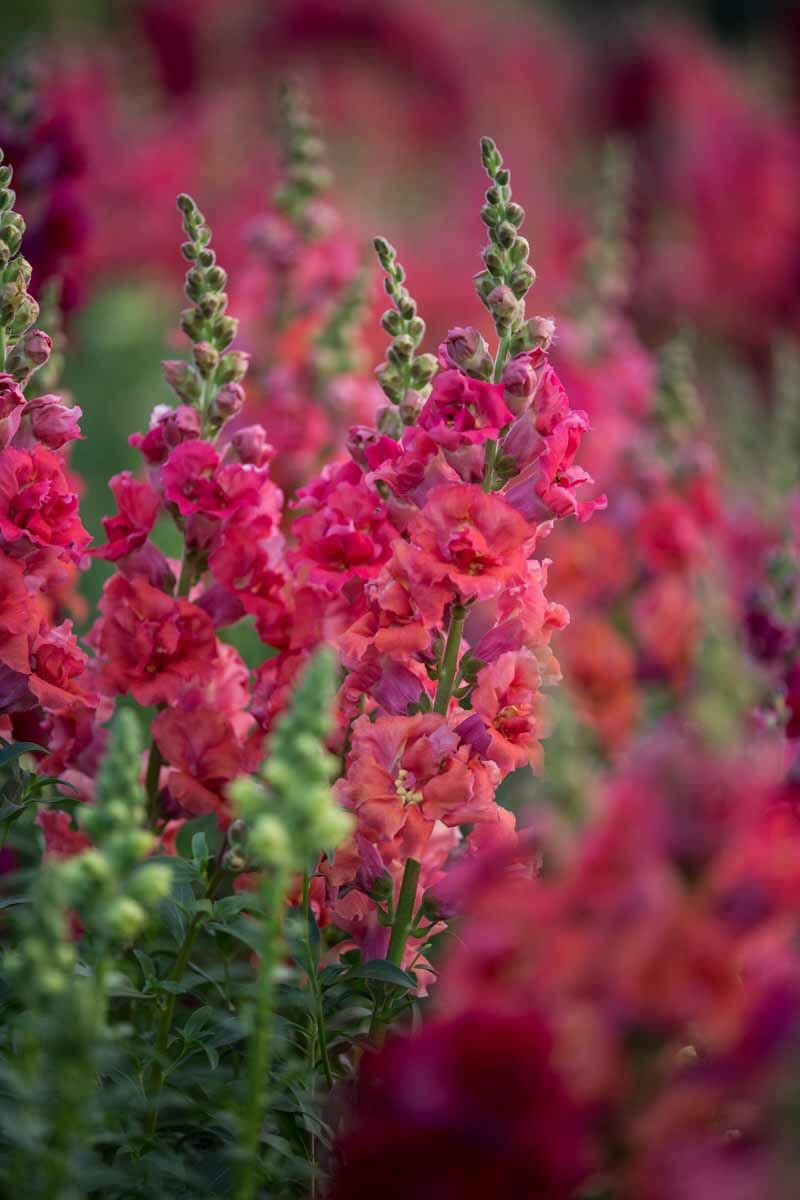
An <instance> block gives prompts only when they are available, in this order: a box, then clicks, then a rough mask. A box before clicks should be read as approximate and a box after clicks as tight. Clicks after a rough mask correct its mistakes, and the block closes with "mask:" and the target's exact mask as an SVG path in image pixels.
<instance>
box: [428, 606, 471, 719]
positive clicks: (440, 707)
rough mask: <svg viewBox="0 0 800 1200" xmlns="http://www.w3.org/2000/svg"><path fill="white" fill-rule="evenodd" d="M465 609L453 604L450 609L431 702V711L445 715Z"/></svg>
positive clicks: (451, 689)
mask: <svg viewBox="0 0 800 1200" xmlns="http://www.w3.org/2000/svg"><path fill="white" fill-rule="evenodd" d="M466 615H467V612H466V609H465V608H464V607H463V605H461V604H453V605H452V607H451V609H450V628H449V629H448V631H447V642H446V644H445V648H444V657H443V658H442V666H441V671H440V674H439V683H438V686H437V688H436V696H435V697H434V701H433V711H434V712H437V713H444V714H446V713H447V708H448V705H449V704H450V697H451V695H452V693H453V683H454V682H455V678H456V671H457V670H458V652H459V650H460V649H461V634H462V631H463V629H464V618H465V617H466Z"/></svg>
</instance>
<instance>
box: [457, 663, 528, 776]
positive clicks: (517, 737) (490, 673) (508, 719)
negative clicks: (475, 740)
mask: <svg viewBox="0 0 800 1200" xmlns="http://www.w3.org/2000/svg"><path fill="white" fill-rule="evenodd" d="M540 685H541V671H540V667H539V662H538V660H537V658H536V655H535V654H534V653H533V651H531V650H528V649H522V650H519V651H516V652H515V651H513V650H509V651H506V653H505V654H501V655H500V656H499V657H498V658H496V659H495V660H494V662H492V663H489V664H488V665H487V666H485V667H484V668H483V669H482V670H481V671H479V672H478V683H477V686H476V688H475V690H474V691H473V693H472V708H473V711H474V713H476V714H477V715H478V716H479V717H480V718H482V720H483V723H484V726H485V729H486V746H485V748H483V749H482V751H481V753H482V755H483V757H484V758H489V759H491V760H492V762H495V763H497V765H498V767H499V768H500V770H501V772H502V773H503V775H508V774H509V773H510V772H511V771H514V770H516V768H517V767H523V766H526V765H528V766H532V767H534V766H539V765H540V763H541V759H542V747H541V744H540V742H539V738H540V736H541V735H542V729H541V727H540V726H541V721H540V715H539V714H540V709H541V693H540V691H539V688H540Z"/></svg>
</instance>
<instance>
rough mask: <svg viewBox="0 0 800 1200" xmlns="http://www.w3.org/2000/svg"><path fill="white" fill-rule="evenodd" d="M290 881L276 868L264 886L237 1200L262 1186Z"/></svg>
mask: <svg viewBox="0 0 800 1200" xmlns="http://www.w3.org/2000/svg"><path fill="white" fill-rule="evenodd" d="M288 882H289V872H288V870H287V868H286V867H285V866H279V867H275V868H274V870H273V871H272V872H271V873H270V874H269V875H268V876H267V877H266V878H265V879H264V881H263V882H262V885H261V892H262V896H263V899H264V907H265V910H266V913H267V915H266V917H265V919H264V929H263V940H262V943H261V954H260V962H259V968H258V979H257V981H256V989H257V990H256V1006H255V1013H254V1016H253V1030H252V1033H251V1035H250V1047H249V1055H248V1063H247V1091H246V1093H245V1102H244V1107H243V1110H242V1113H241V1135H240V1145H239V1153H240V1155H241V1167H240V1174H239V1183H238V1187H237V1189H236V1200H253V1197H254V1196H255V1194H256V1187H257V1184H258V1163H259V1158H258V1140H259V1133H260V1131H261V1126H262V1123H263V1121H264V1113H265V1112H266V1107H267V1075H268V1073H269V1063H270V1052H271V1048H272V1047H271V1035H272V1023H273V1018H274V1015H275V1005H274V995H275V966H276V963H277V960H278V952H279V948H280V943H281V934H282V930H283V909H284V902H285V899H286V889H287V886H288Z"/></svg>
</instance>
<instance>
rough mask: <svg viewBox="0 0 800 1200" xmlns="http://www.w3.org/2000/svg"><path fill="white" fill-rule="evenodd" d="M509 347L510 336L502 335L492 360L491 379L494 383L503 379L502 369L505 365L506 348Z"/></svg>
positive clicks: (507, 334) (508, 334)
mask: <svg viewBox="0 0 800 1200" xmlns="http://www.w3.org/2000/svg"><path fill="white" fill-rule="evenodd" d="M510 345H511V334H510V333H504V334H503V336H502V337H501V338H500V342H499V345H498V347H497V357H496V358H495V360H494V372H493V379H494V382H495V383H499V382H500V380H501V379H502V378H503V367H504V366H505V365H506V359H507V358H508V348H509V346H510Z"/></svg>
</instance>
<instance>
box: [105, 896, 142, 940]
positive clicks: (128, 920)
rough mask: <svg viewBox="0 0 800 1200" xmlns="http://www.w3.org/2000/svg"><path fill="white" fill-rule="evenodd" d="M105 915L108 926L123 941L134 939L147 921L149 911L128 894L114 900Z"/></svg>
mask: <svg viewBox="0 0 800 1200" xmlns="http://www.w3.org/2000/svg"><path fill="white" fill-rule="evenodd" d="M104 915H105V921H106V924H107V925H108V928H109V929H110V930H111V932H112V933H113V934H114V936H115V937H118V938H119V939H120V940H121V941H123V942H130V941H132V940H133V938H135V937H136V935H137V934H138V933H140V932H141V930H142V929H143V928H144V926H145V924H146V922H147V913H146V912H145V910H144V909H143V908H142V906H141V904H138V903H137V901H136V900H132V899H130V897H128V896H121V897H120V898H119V899H118V900H115V901H113V902H112V903H111V904H110V905H109V907H108V908H107V909H106V912H105V914H104Z"/></svg>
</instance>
